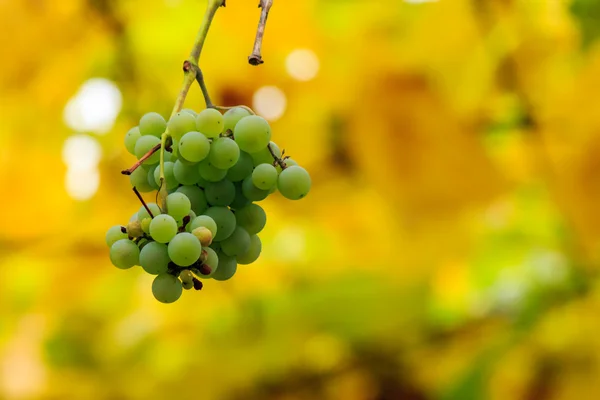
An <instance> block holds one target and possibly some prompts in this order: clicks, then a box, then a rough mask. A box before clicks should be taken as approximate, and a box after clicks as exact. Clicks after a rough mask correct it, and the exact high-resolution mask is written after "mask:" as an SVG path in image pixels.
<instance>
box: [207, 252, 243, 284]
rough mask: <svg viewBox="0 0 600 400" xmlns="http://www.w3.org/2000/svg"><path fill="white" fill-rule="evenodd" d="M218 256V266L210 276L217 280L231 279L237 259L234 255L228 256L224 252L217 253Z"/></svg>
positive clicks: (235, 268) (235, 269)
mask: <svg viewBox="0 0 600 400" xmlns="http://www.w3.org/2000/svg"><path fill="white" fill-rule="evenodd" d="M217 256H218V257H219V268H217V270H216V271H215V272H214V273H213V274H212V278H213V279H214V280H217V281H226V280H228V279H231V277H233V275H235V272H236V271H237V261H236V259H235V257H230V256H228V255H226V254H224V253H217Z"/></svg>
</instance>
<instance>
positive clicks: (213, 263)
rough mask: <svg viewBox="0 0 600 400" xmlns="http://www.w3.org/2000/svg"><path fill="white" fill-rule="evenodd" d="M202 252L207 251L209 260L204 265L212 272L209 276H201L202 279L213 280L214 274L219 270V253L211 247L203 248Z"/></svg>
mask: <svg viewBox="0 0 600 400" xmlns="http://www.w3.org/2000/svg"><path fill="white" fill-rule="evenodd" d="M202 250H204V251H206V253H207V254H206V257H207V258H206V261H205V262H204V264H206V265H207V266H209V267H210V269H211V271H210V274H208V275H204V274H202V273H201V274H200V275H199V276H201V277H202V278H212V276H213V275H214V273H215V272H216V271H217V269H218V268H219V256H217V252H216V251H214V250H213V249H211V248H210V247H203V248H202Z"/></svg>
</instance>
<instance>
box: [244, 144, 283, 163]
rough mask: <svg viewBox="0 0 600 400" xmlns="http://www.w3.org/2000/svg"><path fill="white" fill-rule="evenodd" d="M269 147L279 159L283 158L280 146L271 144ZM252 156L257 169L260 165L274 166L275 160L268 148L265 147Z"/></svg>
mask: <svg viewBox="0 0 600 400" xmlns="http://www.w3.org/2000/svg"><path fill="white" fill-rule="evenodd" d="M269 146H271V150H273V153H274V154H275V155H276V156H277V157H278V158H281V150H279V146H277V144H276V143H275V142H269ZM250 155H251V156H252V162H253V164H254V166H255V167H256V166H257V165H260V164H271V165H273V161H274V158H273V155H272V154H271V152H270V151H269V149H268V148H267V147H265V148H264V149H262V150H259V151H258V152H256V153H252V154H250Z"/></svg>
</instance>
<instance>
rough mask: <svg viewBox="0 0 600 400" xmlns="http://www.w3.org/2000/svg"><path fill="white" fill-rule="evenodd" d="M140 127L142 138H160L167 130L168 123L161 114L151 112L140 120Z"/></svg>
mask: <svg viewBox="0 0 600 400" xmlns="http://www.w3.org/2000/svg"><path fill="white" fill-rule="evenodd" d="M139 127H140V133H141V134H142V136H146V135H151V136H154V137H156V138H159V137H160V136H161V135H162V134H163V133H164V131H165V129H167V121H165V119H164V118H163V116H162V115H160V114H159V113H155V112H149V113H147V114H144V116H143V117H142V118H141V119H140V125H139ZM136 153H137V152H136Z"/></svg>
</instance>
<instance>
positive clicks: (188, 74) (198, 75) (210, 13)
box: [159, 0, 225, 212]
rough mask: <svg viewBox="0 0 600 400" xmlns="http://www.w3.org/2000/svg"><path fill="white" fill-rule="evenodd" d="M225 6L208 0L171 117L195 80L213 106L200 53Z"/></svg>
mask: <svg viewBox="0 0 600 400" xmlns="http://www.w3.org/2000/svg"><path fill="white" fill-rule="evenodd" d="M224 6H225V0H208V4H207V5H206V11H205V13H204V18H203V19H202V23H201V24H200V29H199V30H198V34H197V35H196V39H195V40H194V45H193V47H192V51H191V52H190V56H189V58H188V59H187V60H185V61H184V62H183V74H184V76H183V83H182V85H181V89H180V91H179V95H178V96H177V99H176V100H175V105H174V106H173V111H172V112H171V117H173V116H174V115H175V114H177V113H178V112H179V111H181V109H182V108H183V104H184V103H185V98H186V97H187V94H188V92H189V91H190V87H191V86H192V84H193V83H194V82H195V81H198V84H199V85H200V89H201V90H202V94H203V96H204V100H205V101H206V107H207V108H212V107H213V104H212V102H211V100H210V97H209V95H208V90H207V88H206V84H205V83H204V77H203V75H202V71H201V70H200V67H199V66H198V63H199V62H200V54H201V53H202V48H203V47H204V42H205V41H206V36H207V35H208V30H209V29H210V25H211V23H212V20H213V18H214V17H215V14H216V12H217V10H218V9H219V7H224ZM168 138H170V136H169V129H168V128H167V130H165V132H164V133H163V134H162V135H161V138H160V142H161V147H162V149H163V151H161V152H160V166H159V174H160V175H159V176H160V189H159V196H160V200H161V208H162V209H163V212H166V211H167V196H168V192H167V185H166V179H165V151H164V150H165V145H166V143H167V139H168Z"/></svg>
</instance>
